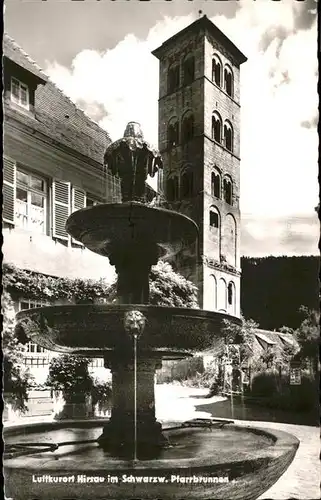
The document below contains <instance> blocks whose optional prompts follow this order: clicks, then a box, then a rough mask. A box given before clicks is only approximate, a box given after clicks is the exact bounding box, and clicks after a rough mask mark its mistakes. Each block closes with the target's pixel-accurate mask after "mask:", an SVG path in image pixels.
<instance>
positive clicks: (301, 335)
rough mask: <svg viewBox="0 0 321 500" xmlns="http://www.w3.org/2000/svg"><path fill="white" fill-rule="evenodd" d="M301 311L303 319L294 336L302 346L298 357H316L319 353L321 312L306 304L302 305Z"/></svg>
mask: <svg viewBox="0 0 321 500" xmlns="http://www.w3.org/2000/svg"><path fill="white" fill-rule="evenodd" d="M300 312H301V314H303V321H302V323H301V325H300V326H299V328H298V329H297V330H295V331H294V336H295V338H296V340H297V341H298V343H299V346H300V352H299V353H298V357H299V358H301V359H304V358H315V357H316V356H318V355H319V345H320V324H319V323H320V314H319V313H318V312H317V311H313V310H309V309H308V308H307V307H304V306H301V307H300Z"/></svg>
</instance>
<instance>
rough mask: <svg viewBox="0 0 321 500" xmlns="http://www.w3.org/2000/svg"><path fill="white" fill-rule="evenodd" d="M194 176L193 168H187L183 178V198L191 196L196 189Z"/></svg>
mask: <svg viewBox="0 0 321 500" xmlns="http://www.w3.org/2000/svg"><path fill="white" fill-rule="evenodd" d="M193 184H194V176H193V172H192V170H191V169H187V170H186V171H185V172H184V173H183V175H182V179H181V197H182V198H183V199H186V198H191V197H192V196H193V191H194V186H193Z"/></svg>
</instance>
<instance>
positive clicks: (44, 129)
mask: <svg viewBox="0 0 321 500" xmlns="http://www.w3.org/2000/svg"><path fill="white" fill-rule="evenodd" d="M3 51H4V54H5V56H6V57H7V58H8V59H9V60H11V61H13V62H15V63H16V64H18V65H19V66H20V67H22V68H24V69H26V70H27V71H30V72H32V73H33V74H35V75H36V76H38V77H39V78H41V79H42V80H43V82H42V83H44V85H38V88H37V90H36V93H35V115H34V117H33V116H28V114H26V113H23V112H19V111H17V110H16V109H11V108H10V107H9V106H6V108H5V116H6V119H8V118H11V119H14V120H17V121H19V122H21V123H23V124H25V125H27V126H28V127H30V128H31V129H32V130H35V131H37V132H39V133H42V134H45V135H46V136H47V137H49V138H50V139H52V140H53V141H55V142H57V143H59V144H61V145H63V146H66V147H68V148H71V149H73V151H74V152H76V153H79V154H81V155H83V156H86V157H88V158H90V159H92V160H94V161H95V162H97V163H99V164H101V165H102V164H103V157H104V153H105V150H106V147H107V146H108V145H109V144H110V143H111V139H110V137H109V134H108V133H107V132H106V131H105V130H103V129H102V128H101V127H99V125H98V124H97V123H95V122H94V121H93V120H91V119H90V118H89V117H88V116H86V115H85V113H84V112H83V111H81V110H80V109H79V108H78V107H77V106H76V105H75V104H74V103H73V102H72V101H71V100H70V99H69V98H68V97H67V96H66V95H65V94H64V93H63V92H62V91H61V90H59V89H58V87H57V86H56V85H55V84H54V83H53V82H51V81H50V80H49V78H48V76H47V75H45V73H43V72H42V70H41V69H40V68H39V67H38V66H37V64H36V63H34V62H33V61H32V59H31V58H30V57H29V56H28V54H26V53H25V52H24V51H23V50H22V49H21V47H19V45H18V44H17V43H16V42H15V41H14V40H13V39H12V38H10V37H9V36H8V35H4V37H3Z"/></svg>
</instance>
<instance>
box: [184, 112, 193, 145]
mask: <svg viewBox="0 0 321 500" xmlns="http://www.w3.org/2000/svg"><path fill="white" fill-rule="evenodd" d="M193 137H194V116H193V115H192V113H188V114H186V115H185V116H184V118H183V121H182V142H183V143H185V142H188V141H190V140H191V139H193Z"/></svg>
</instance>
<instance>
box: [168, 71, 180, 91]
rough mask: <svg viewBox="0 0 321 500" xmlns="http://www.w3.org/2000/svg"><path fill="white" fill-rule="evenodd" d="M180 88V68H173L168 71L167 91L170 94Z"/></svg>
mask: <svg viewBox="0 0 321 500" xmlns="http://www.w3.org/2000/svg"><path fill="white" fill-rule="evenodd" d="M178 88H179V66H178V65H176V66H173V67H171V68H169V70H168V82H167V91H168V93H170V92H174V91H175V90H177V89H178Z"/></svg>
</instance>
